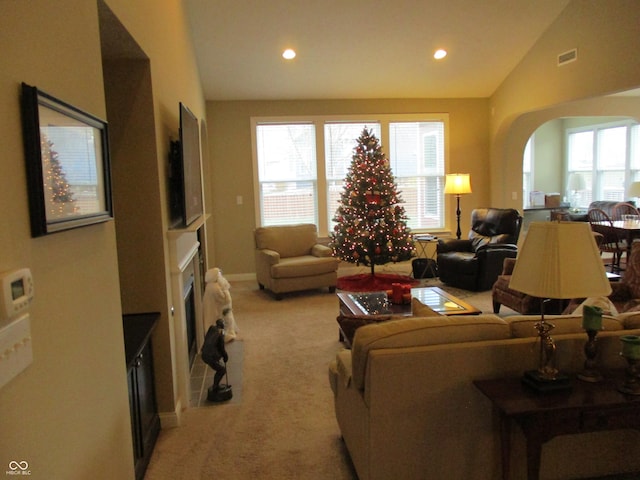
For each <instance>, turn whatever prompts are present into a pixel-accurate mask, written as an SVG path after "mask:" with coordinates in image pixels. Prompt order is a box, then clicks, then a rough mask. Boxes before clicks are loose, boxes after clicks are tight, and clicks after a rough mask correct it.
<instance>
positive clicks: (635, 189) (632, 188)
mask: <svg viewBox="0 0 640 480" xmlns="http://www.w3.org/2000/svg"><path fill="white" fill-rule="evenodd" d="M638 197H640V182H633V183H632V184H631V185H629V189H628V190H627V198H638ZM636 205H637V203H636Z"/></svg>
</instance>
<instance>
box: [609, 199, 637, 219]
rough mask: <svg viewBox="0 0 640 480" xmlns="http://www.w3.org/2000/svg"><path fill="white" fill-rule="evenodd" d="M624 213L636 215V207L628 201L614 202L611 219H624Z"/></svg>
mask: <svg viewBox="0 0 640 480" xmlns="http://www.w3.org/2000/svg"><path fill="white" fill-rule="evenodd" d="M624 215H638V216H640V212H639V211H638V209H637V208H636V207H635V206H634V205H632V204H631V203H629V202H620V203H616V204H615V205H614V206H613V208H612V209H611V220H613V221H616V220H624Z"/></svg>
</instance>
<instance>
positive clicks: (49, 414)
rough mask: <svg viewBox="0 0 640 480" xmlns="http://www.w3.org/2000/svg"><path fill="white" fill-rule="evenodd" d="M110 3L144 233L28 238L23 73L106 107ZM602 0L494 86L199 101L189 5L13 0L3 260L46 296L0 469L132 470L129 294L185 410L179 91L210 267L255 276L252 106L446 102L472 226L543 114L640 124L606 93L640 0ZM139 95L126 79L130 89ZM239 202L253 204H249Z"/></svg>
mask: <svg viewBox="0 0 640 480" xmlns="http://www.w3.org/2000/svg"><path fill="white" fill-rule="evenodd" d="M105 5H106V6H107V7H108V9H109V10H110V11H111V12H112V13H113V15H114V16H115V17H116V18H117V19H118V20H119V22H120V23H121V24H122V25H123V26H124V27H125V30H126V32H128V34H129V35H130V36H131V37H132V38H133V39H135V42H136V43H137V44H138V46H139V47H140V52H138V54H139V55H140V57H138V59H137V60H136V62H138V61H140V62H142V63H145V64H146V68H147V70H146V72H142V73H140V77H136V78H144V79H145V83H144V85H145V86H146V87H145V88H146V91H147V92H150V93H149V94H148V95H146V94H145V96H146V102H147V103H146V104H145V108H146V109H147V110H145V111H146V112H148V113H149V114H150V115H151V116H152V117H151V120H150V121H149V125H144V127H145V128H146V129H145V130H144V134H143V135H142V136H143V137H144V138H145V139H146V141H147V142H148V143H147V144H145V146H144V151H141V147H140V146H139V145H140V144H138V143H137V142H136V143H133V144H131V145H129V146H128V147H127V146H123V145H120V146H119V148H120V149H127V148H128V149H129V150H131V151H133V152H134V154H133V156H135V154H137V153H143V154H144V155H145V157H144V158H145V163H144V165H137V167H138V168H140V169H141V170H143V171H142V172H137V171H136V172H135V174H134V175H135V179H138V180H139V181H140V182H142V180H143V179H144V180H146V181H147V182H149V183H148V184H145V188H148V189H149V190H150V193H149V192H146V191H145V197H143V201H140V200H138V203H137V204H138V205H140V208H144V210H142V211H143V213H141V214H140V215H139V217H138V219H137V222H136V221H135V219H134V223H138V225H137V227H138V228H140V229H141V230H143V232H146V237H145V235H144V234H140V233H138V234H137V235H135V236H131V237H129V238H128V239H126V240H125V241H124V243H125V247H121V246H120V245H118V243H119V242H121V241H122V240H118V239H117V230H118V229H119V228H120V226H119V225H117V226H116V224H115V223H114V222H105V223H102V224H98V225H93V226H90V227H83V228H79V229H74V230H69V231H65V232H60V233H57V234H55V235H48V236H44V237H41V238H35V239H34V238H32V237H31V235H30V231H29V224H30V223H29V207H28V201H27V199H28V194H27V190H26V179H25V173H24V170H25V168H24V151H23V147H22V135H23V132H22V125H21V120H20V101H19V96H20V88H19V87H20V84H21V82H26V83H29V84H31V85H35V86H37V87H39V88H42V89H43V90H44V91H46V92H48V93H51V94H53V95H55V96H57V97H59V98H62V99H64V100H66V101H67V102H69V103H71V104H73V105H76V106H79V107H80V108H82V109H83V110H86V111H89V112H91V113H92V114H94V115H97V116H99V117H101V118H107V110H108V106H107V105H106V103H107V102H106V100H105V80H104V78H103V65H102V58H101V48H102V44H101V40H100V34H101V31H100V30H101V20H100V15H101V14H100V12H99V10H101V9H103V8H104V6H105ZM602 5H603V2H585V1H580V0H574V1H571V2H568V3H567V6H566V8H565V9H564V10H563V11H562V13H561V14H560V15H559V16H558V18H557V19H556V20H555V22H554V23H553V24H552V25H551V26H550V28H549V29H548V30H547V31H546V32H545V33H544V35H543V36H541V37H540V39H539V40H538V41H537V42H536V44H535V45H534V46H533V48H532V49H531V50H530V51H529V52H528V54H527V55H526V56H525V57H524V58H523V59H522V61H521V62H520V63H518V64H517V66H516V65H514V68H513V70H512V71H511V73H510V74H509V75H508V76H507V77H506V78H505V79H504V81H503V82H502V84H501V85H500V86H499V88H497V90H496V91H495V92H492V93H491V94H490V95H488V96H486V97H481V98H418V99H413V98H411V99H408V98H406V97H400V98H396V99H389V98H387V99H385V98H383V97H377V99H375V100H367V99H364V98H361V99H350V100H349V99H346V100H332V99H327V100H296V101H285V100H282V101H276V100H269V99H264V100H247V101H240V100H238V101H233V100H229V101H223V100H212V101H207V99H206V97H205V95H204V93H203V88H202V85H201V81H200V79H199V76H198V68H197V66H196V62H195V58H194V53H193V49H192V46H191V39H190V35H189V32H188V29H187V20H186V14H185V10H184V6H183V4H182V3H181V2H177V1H169V0H166V1H162V2H158V1H151V0H144V1H138V2H135V4H134V5H132V4H131V2H128V1H125V0H106V1H104V2H102V1H101V2H98V4H96V2H87V1H84V0H62V1H59V2H55V4H52V2H47V1H44V0H34V1H30V2H28V3H27V2H17V1H11V0H10V1H5V2H3V3H2V6H1V7H0V9H1V10H2V13H3V15H2V16H1V19H0V23H1V28H0V32H2V33H0V51H2V53H3V58H5V59H7V62H6V67H5V68H4V69H3V73H2V84H1V85H2V88H1V89H0V105H2V107H3V108H2V110H3V112H5V115H4V116H3V119H2V125H3V127H4V128H3V132H4V133H3V146H4V147H5V155H4V158H3V160H2V163H3V172H5V175H4V176H3V183H2V188H0V198H2V204H3V205H5V206H6V208H4V209H3V211H2V213H1V214H0V215H1V216H2V219H3V225H5V226H6V228H5V229H3V231H2V233H1V234H0V247H1V248H0V252H1V253H0V270H1V271H12V270H15V269H17V268H21V267H25V266H27V267H29V268H30V269H31V271H32V273H33V278H34V284H35V291H36V294H35V297H34V301H33V304H32V307H31V310H30V311H31V323H32V327H31V328H32V338H33V341H32V343H33V352H34V360H33V363H32V364H31V365H30V366H29V367H28V368H27V369H26V370H25V371H24V372H23V373H21V374H20V375H18V376H17V377H16V378H15V379H14V380H12V381H11V382H10V383H8V384H7V385H6V386H4V387H3V388H2V389H1V390H0V407H1V408H2V409H3V411H4V412H8V414H7V415H2V416H0V428H1V429H2V431H3V432H5V434H4V435H3V438H2V440H0V451H1V452H2V454H1V455H0V463H3V464H4V465H9V463H10V462H12V461H15V462H22V461H27V462H28V463H29V465H30V469H31V476H33V477H35V478H67V477H68V478H84V477H87V476H92V477H93V478H133V466H132V465H131V458H130V457H131V449H132V441H131V425H130V420H129V405H128V399H127V384H126V378H125V375H124V371H125V364H124V347H123V345H122V322H121V317H122V313H123V311H124V309H123V304H125V305H127V308H126V310H129V309H133V308H135V309H137V310H138V311H150V310H152V311H160V312H161V320H160V322H159V325H158V328H157V330H156V332H155V334H154V342H155V345H157V351H156V353H155V357H156V367H157V373H158V375H157V378H156V384H157V388H158V397H159V398H158V403H159V408H160V410H161V412H163V413H164V414H166V416H167V417H169V418H174V419H175V420H176V422H178V421H179V416H180V411H181V410H182V408H183V406H182V405H181V402H180V398H179V395H178V393H177V392H178V390H179V388H178V386H177V380H176V379H175V378H174V377H173V371H174V369H175V362H176V360H175V358H174V353H175V352H174V346H173V345H172V342H173V341H174V338H173V334H172V330H171V317H170V306H171V304H172V297H171V291H170V290H171V281H170V272H169V267H168V266H167V264H166V263H167V261H166V258H167V257H168V255H169V253H168V250H169V247H168V241H167V239H166V231H167V223H168V219H167V215H166V210H167V207H166V187H165V180H166V173H165V166H166V158H167V155H168V149H169V140H170V138H171V137H174V136H176V135H177V131H178V123H179V119H178V104H179V102H184V103H186V104H187V105H188V106H189V107H190V108H191V109H192V110H193V112H194V113H195V114H196V115H197V116H198V118H200V119H206V125H207V131H208V136H206V141H205V144H207V145H208V148H207V150H208V152H209V158H208V159H206V158H205V163H204V164H203V173H204V190H205V210H206V211H207V212H210V213H211V217H210V218H209V219H208V220H207V224H206V227H207V230H208V234H207V243H206V249H207V252H208V255H209V260H208V261H209V266H220V267H221V268H222V269H223V270H224V271H225V274H228V275H229V276H232V277H233V276H236V278H237V279H238V280H244V279H247V278H248V277H250V276H251V273H252V272H253V271H254V265H253V261H252V258H253V255H252V251H253V236H252V232H253V229H254V228H255V226H256V221H255V218H256V215H255V209H254V206H253V202H252V199H253V198H254V191H253V173H252V165H251V135H250V131H249V125H250V118H251V117H252V116H280V115H288V116H289V115H317V114H322V113H326V112H330V113H337V114H343V115H349V114H365V113H367V114H368V113H371V114H373V113H380V112H384V113H420V112H425V111H429V112H448V113H449V115H450V117H451V128H450V137H451V145H450V156H451V159H450V168H451V171H466V172H469V173H470V174H471V175H472V178H473V179H474V180H473V182H474V193H473V195H472V196H467V197H464V198H463V199H462V202H461V204H462V210H463V212H465V215H464V216H463V218H462V222H463V224H462V228H463V231H466V230H468V227H469V224H468V218H469V216H468V213H469V212H470V211H471V209H472V208H473V207H475V206H479V205H494V206H501V207H513V208H518V209H521V208H522V199H521V198H520V195H519V194H518V195H516V198H513V197H512V192H514V191H515V192H518V193H519V192H521V191H522V189H521V186H522V162H521V159H522V151H523V148H524V145H525V143H526V140H527V139H528V138H529V136H530V135H531V133H532V132H533V131H534V130H535V129H536V128H537V127H538V126H540V125H541V124H543V123H544V122H545V121H547V120H551V119H553V118H558V117H563V116H575V115H582V116H589V115H626V116H632V117H636V118H637V117H638V111H639V110H640V108H639V107H638V101H637V97H609V96H608V95H610V94H614V93H619V92H622V91H628V90H632V89H635V88H637V87H638V86H640V77H639V76H638V71H639V67H638V61H639V60H638V57H637V55H636V51H637V42H638V39H637V24H638V16H639V14H640V11H639V10H640V9H639V8H638V5H637V2H635V1H613V2H606V7H603V6H602ZM603 39H606V41H603ZM576 46H577V47H578V48H579V49H580V50H579V51H580V61H578V62H574V63H573V64H572V65H571V66H568V68H564V69H562V70H561V69H559V68H558V67H557V66H556V62H555V61H556V57H557V55H558V53H561V52H563V51H566V50H568V49H570V48H573V47H576ZM124 70H126V68H125V69H124ZM141 70H143V69H141ZM223 74H224V75H232V73H231V72H224V73H223ZM469 81H470V82H472V81H473V78H470V79H469ZM149 86H152V88H151V89H150V88H148V87H149ZM137 88H140V87H139V84H136V83H135V82H133V83H132V84H130V89H129V92H137ZM137 98H138V96H132V98H131V100H135V99H137ZM137 126H140V123H139V122H138V125H137ZM114 127H115V126H114ZM115 140H116V139H114V141H115ZM114 150H115V149H114ZM113 153H114V154H115V153H117V152H113ZM149 155H150V157H151V158H152V160H150V161H149V160H148V157H147V156H149ZM146 162H149V163H146ZM131 165H132V166H134V165H135V163H134V162H132V164H131ZM141 184H142V183H141ZM129 188H130V189H131V190H135V187H129ZM238 196H241V197H242V198H243V199H244V202H242V203H243V204H242V205H238V203H239V202H238ZM114 200H115V199H114ZM9 206H11V208H9ZM115 216H116V218H117V217H118V209H117V208H116V211H115ZM447 221H448V224H449V227H451V225H453V222H454V221H455V216H454V213H453V208H452V206H451V205H449V207H448V214H447ZM449 230H451V228H449ZM140 237H142V239H143V240H140ZM145 240H146V241H147V244H148V248H147V249H146V250H145V249H144V248H140V245H137V247H136V249H135V251H136V252H139V253H140V254H144V257H143V258H144V261H140V262H138V263H139V268H138V269H137V271H135V272H132V278H133V279H134V282H132V283H135V284H137V285H136V286H135V292H134V293H127V292H126V291H124V292H123V291H122V289H121V285H122V284H123V283H124V282H126V281H130V279H129V280H128V279H126V278H122V277H121V272H120V269H121V267H120V266H119V261H122V260H121V259H122V258H123V257H124V258H129V257H130V256H131V254H129V256H128V255H127V252H126V244H127V242H134V241H135V242H142V243H143V244H144V241H145ZM149 278H151V279H152V280H151V281H150V280H149ZM123 297H125V298H123ZM274 303H275V302H274ZM239 322H240V327H241V328H242V324H241V321H240V320H239Z"/></svg>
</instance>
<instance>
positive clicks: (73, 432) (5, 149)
mask: <svg viewBox="0 0 640 480" xmlns="http://www.w3.org/2000/svg"><path fill="white" fill-rule="evenodd" d="M107 3H108V5H109V6H110V7H111V8H112V10H113V11H114V13H115V14H116V15H117V16H118V17H119V18H120V20H121V21H122V23H123V24H124V25H125V27H126V28H127V30H128V31H129V33H130V34H131V35H132V36H133V37H134V38H135V40H136V41H137V43H138V44H139V45H140V47H141V48H142V49H143V50H144V52H145V53H146V54H147V56H148V57H149V58H150V64H149V65H150V72H151V84H152V91H153V92H152V93H153V97H152V101H151V105H152V110H153V115H154V118H155V122H154V123H153V125H152V127H153V128H154V129H155V143H156V145H155V152H156V153H155V154H156V160H155V163H154V162H151V165H152V167H151V168H152V169H155V170H157V171H152V172H151V174H150V175H149V177H151V178H152V179H153V180H152V181H154V182H156V186H155V191H156V192H157V193H156V194H155V195H156V196H155V198H151V199H149V198H146V200H148V201H150V202H154V203H155V206H154V207H152V208H151V210H150V211H152V212H153V215H154V216H156V217H157V218H158V219H159V220H157V221H156V222H157V223H159V225H160V227H158V226H157V223H156V225H154V228H155V229H156V232H155V233H156V234H158V232H157V230H160V229H161V226H162V225H165V223H166V202H164V198H165V194H166V192H165V186H164V183H165V175H164V171H165V170H164V168H165V165H166V154H167V150H168V145H169V137H170V136H172V135H173V136H174V137H175V136H176V135H177V129H178V102H179V101H183V102H185V103H186V104H188V105H189V107H190V108H191V109H192V110H193V111H194V112H195V113H196V114H197V115H198V116H199V117H200V118H203V117H204V100H203V97H202V94H201V88H200V83H199V80H198V76H197V71H196V68H195V62H194V57H193V54H192V51H191V45H190V40H189V38H190V37H189V35H188V34H187V31H186V22H185V17H184V15H183V12H182V2H180V1H179V0H138V1H136V2H130V1H129V0H107ZM100 49H101V46H100V32H99V20H98V6H97V2H96V1H87V0H59V1H56V2H51V1H49V0H30V1H28V2H22V1H16V0H4V1H2V2H1V3H0V57H1V58H2V60H3V62H2V64H3V68H2V69H0V110H1V111H2V112H3V114H2V116H0V128H1V129H0V131H2V139H1V141H0V145H2V155H1V156H0V165H1V171H2V175H1V176H0V205H2V209H0V219H1V224H2V228H0V271H7V270H12V269H15V268H19V267H29V268H31V270H32V273H33V278H34V284H35V300H34V302H33V305H32V307H31V325H32V326H31V329H32V345H33V355H34V361H33V364H32V365H31V366H30V367H28V368H27V369H26V370H25V371H24V372H23V373H21V374H20V375H18V376H17V377H16V378H15V379H14V380H12V381H11V382H10V383H8V384H7V385H6V386H5V387H3V388H2V389H0V412H2V414H0V432H2V434H1V435H0V465H1V466H0V471H3V470H4V469H5V468H6V467H7V465H8V464H9V462H10V461H12V460H16V461H23V460H24V461H27V462H29V468H30V470H31V477H30V478H34V479H47V480H48V479H52V478H69V479H84V478H96V479H102V478H103V479H113V478H119V479H126V478H133V459H132V446H131V427H130V422H129V404H128V394H127V383H126V369H125V363H124V346H123V339H122V318H121V313H122V312H121V297H120V282H119V275H118V258H117V256H118V249H117V245H116V232H115V227H116V224H115V222H113V221H110V222H106V223H102V224H99V225H94V226H89V227H84V228H79V229H76V230H70V231H66V232H61V233H56V234H54V235H50V236H46V237H42V238H37V239H33V238H31V235H30V231H29V211H28V204H27V191H26V179H25V173H24V171H25V167H24V154H23V148H22V128H21V123H20V110H19V108H20V103H19V93H20V83H21V82H26V83H28V84H31V85H35V86H37V87H39V88H41V89H42V90H44V91H46V92H48V93H50V94H52V95H55V96H57V97H59V98H61V99H63V100H65V101H67V102H69V103H71V104H73V105H75V106H77V107H79V108H81V109H83V110H85V111H88V112H90V113H92V114H94V115H96V116H99V117H102V118H106V116H107V108H106V102H105V93H104V85H103V77H102V65H101V50H100ZM132 171H134V170H133V169H132ZM158 182H159V184H158ZM152 190H153V189H152ZM159 234H160V235H163V232H160V233H159ZM163 240H164V235H163ZM164 241H165V242H166V240H164ZM163 247H164V248H163ZM124 248H126V247H124ZM157 251H158V252H159V253H157V254H156V255H157V256H160V258H155V259H154V260H155V261H156V262H158V263H160V264H162V263H163V260H164V258H162V256H163V255H164V256H165V257H166V255H167V253H166V243H164V244H161V246H160V248H159V249H158V250H157ZM154 275H156V277H157V274H154ZM155 282H156V285H157V280H155ZM160 282H164V283H165V284H164V285H160V288H159V290H160V291H165V292H167V291H168V290H169V288H168V285H169V283H170V282H169V279H168V276H167V275H166V272H165V275H164V278H163V277H162V276H160ZM150 283H151V284H149V285H146V286H145V288H148V289H153V283H152V282H150ZM136 302H138V303H137V306H139V307H140V308H142V307H144V306H145V305H142V304H143V303H144V302H142V301H140V299H137V300H136V299H131V300H130V303H133V304H135V303H136ZM155 305H158V306H159V307H160V308H161V309H162V315H163V319H162V323H161V326H160V328H159V331H158V332H157V333H156V335H155V337H156V338H154V341H156V340H157V343H158V346H159V349H158V350H159V352H156V356H161V357H164V358H168V359H169V360H168V361H167V363H166V364H165V365H161V369H160V370H161V371H160V372H159V373H158V375H160V376H161V377H162V378H166V376H168V377H169V379H168V380H167V381H166V382H165V383H166V385H162V384H163V382H162V381H161V382H160V383H161V392H160V396H161V397H162V398H161V400H162V403H163V405H164V407H165V408H166V409H167V410H172V409H174V408H175V403H176V399H175V393H174V391H173V388H172V385H171V374H172V372H171V368H172V365H171V363H172V360H171V356H172V346H171V338H170V334H169V318H168V309H169V307H170V295H168V294H165V295H164V297H161V298H160V299H158V298H157V297H156V298H155V299H154V306H155ZM162 378H161V380H162ZM163 387H165V388H163Z"/></svg>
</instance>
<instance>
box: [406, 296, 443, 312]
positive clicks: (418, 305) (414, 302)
mask: <svg viewBox="0 0 640 480" xmlns="http://www.w3.org/2000/svg"><path fill="white" fill-rule="evenodd" d="M411 313H412V314H413V316H414V317H440V316H442V314H440V313H438V312H436V311H435V310H434V309H432V308H431V307H429V306H428V305H425V304H424V303H422V302H421V301H420V300H418V299H417V298H415V297H414V298H412V299H411Z"/></svg>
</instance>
